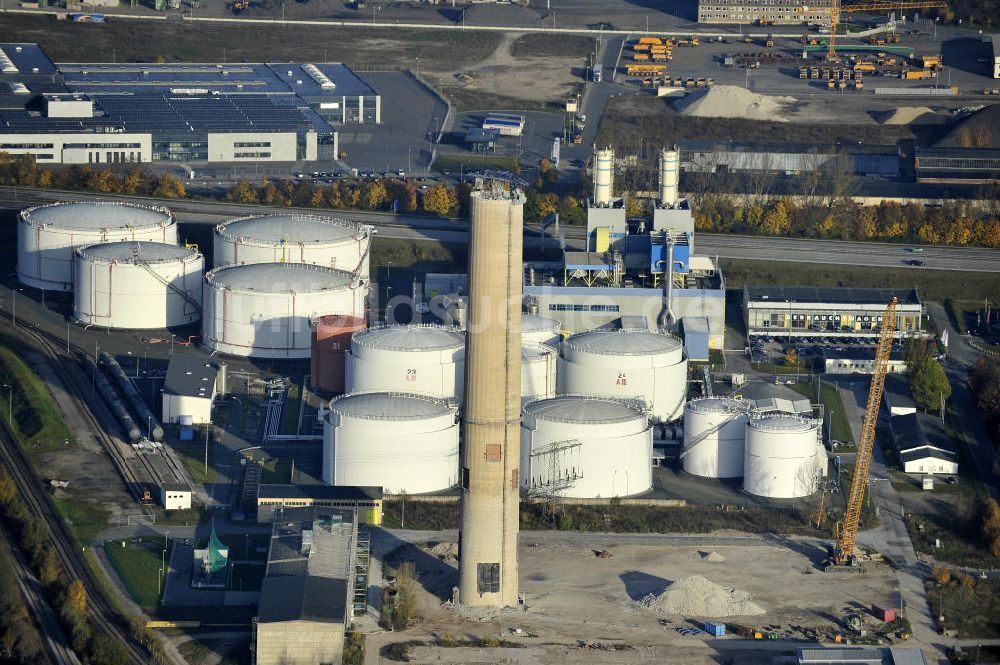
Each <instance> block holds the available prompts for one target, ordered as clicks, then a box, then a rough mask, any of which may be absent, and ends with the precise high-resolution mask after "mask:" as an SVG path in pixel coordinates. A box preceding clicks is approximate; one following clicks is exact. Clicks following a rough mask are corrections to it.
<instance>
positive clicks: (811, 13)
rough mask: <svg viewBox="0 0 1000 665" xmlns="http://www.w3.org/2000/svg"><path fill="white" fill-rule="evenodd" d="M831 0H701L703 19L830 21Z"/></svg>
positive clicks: (827, 23) (795, 23) (778, 21)
mask: <svg viewBox="0 0 1000 665" xmlns="http://www.w3.org/2000/svg"><path fill="white" fill-rule="evenodd" d="M830 4H831V0H699V1H698V22H699V23H733V24H735V23H744V24H746V23H757V24H763V25H769V24H772V23H775V24H780V23H785V24H793V25H798V24H800V23H818V24H820V25H829V24H830V11H831V10H830Z"/></svg>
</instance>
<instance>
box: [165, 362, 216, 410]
mask: <svg viewBox="0 0 1000 665" xmlns="http://www.w3.org/2000/svg"><path fill="white" fill-rule="evenodd" d="M218 374H219V366H218V363H215V362H206V360H205V358H204V357H202V356H194V355H187V354H184V353H175V354H173V355H172V356H170V364H169V365H167V377H166V379H165V380H164V382H163V393H164V394H166V395H183V396H185V397H201V398H204V399H212V398H213V397H214V396H215V379H216V376H218Z"/></svg>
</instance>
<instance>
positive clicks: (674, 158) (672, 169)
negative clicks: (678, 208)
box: [660, 149, 680, 206]
mask: <svg viewBox="0 0 1000 665" xmlns="http://www.w3.org/2000/svg"><path fill="white" fill-rule="evenodd" d="M679 184H680V153H678V152H677V151H676V150H666V149H664V150H661V151H660V204H661V205H664V206H674V205H676V204H677V198H678V193H677V192H678V187H679Z"/></svg>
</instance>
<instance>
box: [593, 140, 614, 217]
mask: <svg viewBox="0 0 1000 665" xmlns="http://www.w3.org/2000/svg"><path fill="white" fill-rule="evenodd" d="M614 164H615V151H614V150H612V149H611V148H598V149H597V150H595V151H594V204H595V205H598V206H607V205H611V196H612V190H613V188H614V179H615V175H614Z"/></svg>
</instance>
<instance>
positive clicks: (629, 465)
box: [521, 395, 653, 498]
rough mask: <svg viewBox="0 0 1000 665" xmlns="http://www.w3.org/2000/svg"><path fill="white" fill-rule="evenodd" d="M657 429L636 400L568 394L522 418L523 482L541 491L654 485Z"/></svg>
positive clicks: (604, 492)
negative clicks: (654, 451) (654, 446)
mask: <svg viewBox="0 0 1000 665" xmlns="http://www.w3.org/2000/svg"><path fill="white" fill-rule="evenodd" d="M652 454H653V430H652V427H651V426H650V424H649V418H648V416H647V414H646V413H645V411H644V410H643V406H642V404H640V403H639V402H637V401H634V400H631V401H630V400H617V399H611V398H600V397H589V396H579V395H563V396H560V397H554V398H552V399H545V400H539V401H537V402H531V403H529V404H527V405H526V406H525V407H524V418H523V420H522V422H521V486H522V487H523V488H524V489H525V490H526V491H527V492H528V493H529V494H535V495H543V496H546V495H549V496H563V497H573V498H594V497H603V498H607V497H616V496H634V495H636V494H642V493H643V492H646V491H648V490H649V489H650V488H651V487H652V484H653V469H652Z"/></svg>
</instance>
